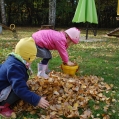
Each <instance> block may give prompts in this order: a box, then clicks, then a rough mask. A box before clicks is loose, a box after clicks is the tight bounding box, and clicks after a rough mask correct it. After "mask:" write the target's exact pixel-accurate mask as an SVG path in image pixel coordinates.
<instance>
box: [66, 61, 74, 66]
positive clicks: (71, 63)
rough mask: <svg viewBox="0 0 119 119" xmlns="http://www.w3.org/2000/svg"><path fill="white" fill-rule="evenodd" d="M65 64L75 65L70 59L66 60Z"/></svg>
mask: <svg viewBox="0 0 119 119" xmlns="http://www.w3.org/2000/svg"><path fill="white" fill-rule="evenodd" d="M66 64H67V65H69V66H73V65H75V63H73V62H71V61H68V62H67V63H66Z"/></svg>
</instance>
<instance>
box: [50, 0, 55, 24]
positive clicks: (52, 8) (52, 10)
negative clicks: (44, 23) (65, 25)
mask: <svg viewBox="0 0 119 119" xmlns="http://www.w3.org/2000/svg"><path fill="white" fill-rule="evenodd" d="M55 18H56V0H49V25H52V26H55Z"/></svg>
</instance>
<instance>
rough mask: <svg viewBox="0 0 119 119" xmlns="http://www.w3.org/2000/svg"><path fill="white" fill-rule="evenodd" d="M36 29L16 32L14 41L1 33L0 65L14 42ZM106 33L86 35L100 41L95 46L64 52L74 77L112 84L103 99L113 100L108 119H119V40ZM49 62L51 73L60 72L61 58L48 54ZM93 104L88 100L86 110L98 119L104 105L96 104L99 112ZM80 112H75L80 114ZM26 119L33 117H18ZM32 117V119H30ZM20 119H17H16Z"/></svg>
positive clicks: (6, 33) (10, 35)
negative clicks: (73, 68) (72, 64)
mask: <svg viewBox="0 0 119 119" xmlns="http://www.w3.org/2000/svg"><path fill="white" fill-rule="evenodd" d="M37 29H38V28H18V29H17V32H18V36H19V38H18V39H15V38H13V36H12V33H11V31H7V30H3V35H1V36H2V37H0V62H3V61H4V60H5V58H6V56H7V54H8V53H10V52H11V51H13V48H14V46H15V44H16V43H17V41H18V40H19V39H20V38H22V37H27V36H31V34H32V33H33V32H35V31H37ZM107 32H108V30H100V31H98V34H97V36H96V37H94V36H92V33H91V32H89V36H88V37H89V38H90V39H95V38H96V39H101V40H102V41H97V42H80V43H79V44H78V45H74V46H72V47H70V48H69V49H68V52H69V57H70V59H71V60H72V61H75V62H76V63H77V64H78V65H79V67H80V68H79V71H78V72H77V74H76V75H77V76H84V75H96V76H99V77H102V78H104V81H105V82H107V83H109V84H113V85H114V87H113V89H112V91H110V92H109V93H108V94H106V95H107V96H109V97H111V98H113V99H115V100H116V101H115V102H112V104H111V107H110V108H109V109H108V111H107V112H106V113H107V114H108V115H110V118H111V119H119V114H118V113H119V39H118V38H115V37H105V34H106V33H107ZM81 35H82V36H85V30H82V34H81ZM52 55H53V58H52V60H50V62H49V67H50V69H51V70H55V71H62V70H61V68H60V65H61V64H62V61H61V58H60V57H59V54H58V52H57V51H52ZM40 60H41V59H40V58H38V59H36V60H35V61H34V62H33V63H32V68H33V71H34V75H36V74H37V65H36V64H37V63H38V62H39V61H40ZM94 105H96V102H95V100H90V101H89V104H88V106H89V107H90V108H91V109H92V110H93V115H95V116H97V114H99V118H102V116H101V114H103V113H104V110H103V108H104V105H105V103H104V102H99V104H97V105H98V106H99V107H100V108H99V109H97V110H95V109H94ZM81 110H82V109H79V111H81ZM22 115H25V117H28V118H37V116H33V115H31V116H30V115H29V114H24V113H23V114H22ZM32 116H33V117H32ZM18 118H20V117H18Z"/></svg>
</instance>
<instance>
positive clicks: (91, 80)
mask: <svg viewBox="0 0 119 119" xmlns="http://www.w3.org/2000/svg"><path fill="white" fill-rule="evenodd" d="M49 75H50V76H49V78H48V79H44V78H38V77H37V76H36V77H32V78H31V79H30V80H28V82H27V83H28V86H29V88H30V90H31V91H33V92H35V93H37V94H38V95H40V96H45V97H46V99H47V100H48V101H49V103H50V107H48V108H47V109H45V110H44V109H41V108H40V107H34V106H32V105H30V104H28V103H27V102H24V101H23V100H20V101H19V102H18V103H16V104H15V105H14V107H13V110H14V111H15V112H16V113H19V112H22V111H28V112H30V114H37V115H39V117H40V119H62V118H61V116H62V115H64V116H65V117H66V118H76V117H79V118H80V119H88V118H92V119H96V118H95V117H94V115H93V113H92V110H91V109H90V108H89V106H88V102H89V101H90V100H91V99H93V100H95V102H99V101H103V102H104V101H105V102H106V104H107V105H106V106H105V107H104V111H107V110H108V108H109V107H110V105H111V102H112V101H111V98H110V97H106V96H105V95H104V94H103V92H109V91H110V90H111V89H112V87H113V85H112V84H107V83H105V82H104V79H103V78H101V77H97V76H92V75H90V76H80V77H78V76H73V77H72V76H69V75H67V74H63V73H61V72H55V71H52V72H51V73H50V74H49ZM80 108H82V109H83V112H82V113H80V112H79V109H80ZM98 108H99V107H98V106H95V109H98ZM39 109H40V110H41V111H40V112H37V110H39ZM102 116H103V119H109V118H110V116H109V115H106V114H102ZM97 119H98V118H97Z"/></svg>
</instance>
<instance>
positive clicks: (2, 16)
mask: <svg viewBox="0 0 119 119" xmlns="http://www.w3.org/2000/svg"><path fill="white" fill-rule="evenodd" d="M0 8H1V18H2V23H3V24H7V21H6V13H5V3H4V0H0Z"/></svg>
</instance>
